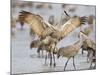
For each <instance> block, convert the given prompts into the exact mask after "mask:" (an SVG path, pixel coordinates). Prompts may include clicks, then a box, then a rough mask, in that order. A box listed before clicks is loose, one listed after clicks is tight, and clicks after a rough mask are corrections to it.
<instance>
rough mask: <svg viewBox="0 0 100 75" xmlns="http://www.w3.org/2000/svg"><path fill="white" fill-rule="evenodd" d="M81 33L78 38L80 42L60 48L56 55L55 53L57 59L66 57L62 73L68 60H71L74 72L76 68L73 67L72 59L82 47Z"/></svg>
mask: <svg viewBox="0 0 100 75" xmlns="http://www.w3.org/2000/svg"><path fill="white" fill-rule="evenodd" d="M82 34H83V33H82V32H80V33H79V36H80V40H79V41H77V42H75V43H74V44H73V45H69V46H66V47H62V48H60V49H59V51H58V53H57V57H58V58H59V57H60V56H64V57H67V58H68V60H67V62H66V64H65V66H64V71H65V69H66V66H67V64H68V61H69V59H70V58H73V66H74V69H75V70H76V67H75V62H74V57H75V56H76V55H77V53H78V52H79V50H80V49H81V46H82V43H83V40H84V39H83V37H84V36H82Z"/></svg>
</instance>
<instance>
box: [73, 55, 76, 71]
mask: <svg viewBox="0 0 100 75" xmlns="http://www.w3.org/2000/svg"><path fill="white" fill-rule="evenodd" d="M73 66H74V69H75V70H76V67H75V61H74V56H73Z"/></svg>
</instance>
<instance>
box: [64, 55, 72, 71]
mask: <svg viewBox="0 0 100 75" xmlns="http://www.w3.org/2000/svg"><path fill="white" fill-rule="evenodd" d="M70 58H71V57H69V58H68V60H67V62H66V64H65V66H64V71H65V69H66V67H67V63H68V61H69V59H70Z"/></svg>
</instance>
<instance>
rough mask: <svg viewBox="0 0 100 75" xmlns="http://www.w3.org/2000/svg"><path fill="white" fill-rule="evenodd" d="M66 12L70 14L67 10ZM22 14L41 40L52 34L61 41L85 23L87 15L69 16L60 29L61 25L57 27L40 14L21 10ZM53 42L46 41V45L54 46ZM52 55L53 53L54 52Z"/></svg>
mask: <svg viewBox="0 0 100 75" xmlns="http://www.w3.org/2000/svg"><path fill="white" fill-rule="evenodd" d="M65 14H66V15H67V16H68V14H67V13H66V12H65ZM20 15H21V16H23V17H20V18H22V19H23V20H24V22H26V23H28V25H30V26H31V27H32V30H33V31H34V33H35V34H37V35H38V36H39V37H40V41H42V40H43V41H44V42H45V40H46V41H47V40H48V36H50V37H51V38H55V39H56V40H57V41H60V40H61V39H63V38H64V37H65V36H68V34H69V33H71V32H72V31H73V30H75V29H76V28H78V27H80V26H81V25H82V24H84V23H85V17H78V16H74V17H70V16H68V17H69V20H68V21H67V22H66V23H65V24H63V25H61V27H60V29H58V28H59V27H55V26H53V25H51V24H49V23H48V22H47V21H45V20H44V19H43V17H41V16H40V15H37V14H34V13H30V12H27V11H21V12H20ZM49 39H50V38H49ZM52 43H53V45H54V44H55V46H56V44H57V43H55V41H54V40H53V41H52ZM52 43H50V42H49V41H47V42H45V43H44V45H46V44H48V45H49V46H52ZM53 48H54V47H53ZM53 48H52V47H51V48H50V51H51V50H53ZM51 52H53V51H51ZM51 52H50V53H51ZM50 55H52V53H51V54H50ZM51 59H52V58H51Z"/></svg>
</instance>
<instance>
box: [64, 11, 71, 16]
mask: <svg viewBox="0 0 100 75" xmlns="http://www.w3.org/2000/svg"><path fill="white" fill-rule="evenodd" d="M64 13H65V14H66V16H68V17H69V18H70V16H69V15H68V13H67V12H66V11H65V10H64Z"/></svg>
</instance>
